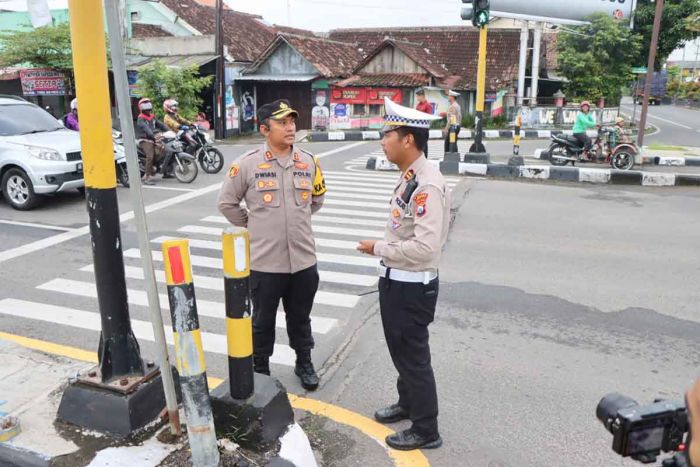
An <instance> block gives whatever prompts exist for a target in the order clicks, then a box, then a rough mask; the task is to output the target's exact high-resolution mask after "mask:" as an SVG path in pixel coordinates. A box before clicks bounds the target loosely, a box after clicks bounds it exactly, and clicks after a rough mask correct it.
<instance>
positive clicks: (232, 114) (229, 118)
mask: <svg viewBox="0 0 700 467" xmlns="http://www.w3.org/2000/svg"><path fill="white" fill-rule="evenodd" d="M225 102H226V130H238V129H239V127H240V125H239V121H238V120H239V118H238V106H237V105H236V101H235V100H234V99H233V86H232V85H230V84H229V85H228V86H226V101H225Z"/></svg>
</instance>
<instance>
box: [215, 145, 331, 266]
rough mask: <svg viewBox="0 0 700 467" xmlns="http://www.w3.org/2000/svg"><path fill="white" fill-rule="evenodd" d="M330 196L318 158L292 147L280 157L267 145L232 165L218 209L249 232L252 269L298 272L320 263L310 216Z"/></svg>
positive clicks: (230, 220)
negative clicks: (286, 153)
mask: <svg viewBox="0 0 700 467" xmlns="http://www.w3.org/2000/svg"><path fill="white" fill-rule="evenodd" d="M325 192H326V182H325V180H324V179H323V173H322V171H321V168H320V166H319V165H318V160H317V159H316V158H315V157H314V156H312V155H311V154H310V153H308V152H306V151H304V150H302V149H297V148H292V153H291V154H290V155H289V156H288V157H286V159H285V158H284V157H282V158H280V157H278V156H277V155H275V154H273V153H272V151H270V149H269V148H268V146H267V144H265V145H263V146H262V147H260V148H259V149H256V150H254V151H250V152H248V153H246V154H244V155H242V156H241V157H239V158H238V159H237V160H236V161H235V162H234V163H233V165H231V168H230V169H229V171H228V175H227V176H226V180H225V181H224V183H223V186H222V187H221V191H220V193H219V201H218V205H219V211H220V212H221V213H222V214H223V215H224V216H225V217H226V218H227V219H228V220H229V222H231V223H232V224H233V225H236V226H240V227H247V228H248V230H249V232H250V250H251V251H250V268H251V269H252V270H254V271H260V272H271V273H295V272H298V271H301V270H304V269H307V268H309V267H311V266H313V265H314V264H316V245H315V242H314V236H313V231H312V230H311V215H312V214H313V213H315V212H316V211H318V210H319V209H320V208H321V205H322V204H323V195H324V194H325ZM242 201H245V207H243V206H241V202H242Z"/></svg>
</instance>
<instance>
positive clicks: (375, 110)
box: [369, 104, 384, 116]
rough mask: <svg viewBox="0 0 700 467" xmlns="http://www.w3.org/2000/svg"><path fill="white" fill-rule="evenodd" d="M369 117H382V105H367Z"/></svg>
mask: <svg viewBox="0 0 700 467" xmlns="http://www.w3.org/2000/svg"><path fill="white" fill-rule="evenodd" d="M369 114H370V115H380V116H383V115H384V104H370V105H369Z"/></svg>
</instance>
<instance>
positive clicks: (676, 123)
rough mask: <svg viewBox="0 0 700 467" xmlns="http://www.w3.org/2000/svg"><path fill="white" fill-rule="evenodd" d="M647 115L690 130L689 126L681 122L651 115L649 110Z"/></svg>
mask: <svg viewBox="0 0 700 467" xmlns="http://www.w3.org/2000/svg"><path fill="white" fill-rule="evenodd" d="M647 117H649V118H655V119H657V120H661V121H662V122H666V123H670V124H671V125H676V126H679V127H681V128H685V129H686V130H692V128H691V127H689V126H686V125H683V124H682V123H678V122H674V121H673V120H667V119H665V118H662V117H657V116H656V115H652V113H651V112H648V113H647ZM647 136H649V135H647Z"/></svg>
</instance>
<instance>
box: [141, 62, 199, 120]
mask: <svg viewBox="0 0 700 467" xmlns="http://www.w3.org/2000/svg"><path fill="white" fill-rule="evenodd" d="M212 79H213V77H212V76H207V77H200V76H199V71H198V70H197V67H196V66H192V67H189V68H169V67H166V66H165V64H164V63H163V62H161V61H160V60H156V61H154V62H153V63H150V64H149V65H147V66H146V67H144V68H142V69H141V70H139V79H138V83H137V86H138V88H139V93H140V94H141V95H142V96H143V97H148V98H149V99H151V101H152V102H153V108H154V110H155V113H156V115H157V116H158V117H159V118H162V117H163V101H165V100H166V99H170V98H172V99H175V100H177V101H178V103H179V104H180V114H181V115H182V116H183V117H185V118H187V119H188V120H193V119H194V117H195V116H196V115H197V112H198V110H199V106H200V105H201V104H202V99H200V98H199V92H200V91H201V90H202V89H204V88H205V87H207V86H209V85H211V82H212Z"/></svg>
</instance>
